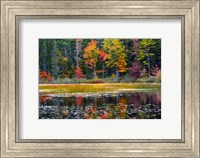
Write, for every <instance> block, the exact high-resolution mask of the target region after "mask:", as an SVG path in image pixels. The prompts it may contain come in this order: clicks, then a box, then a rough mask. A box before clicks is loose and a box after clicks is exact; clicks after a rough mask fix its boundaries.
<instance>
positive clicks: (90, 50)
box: [83, 40, 100, 78]
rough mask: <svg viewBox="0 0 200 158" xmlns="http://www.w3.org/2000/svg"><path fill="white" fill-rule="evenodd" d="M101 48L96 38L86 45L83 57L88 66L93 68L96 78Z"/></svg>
mask: <svg viewBox="0 0 200 158" xmlns="http://www.w3.org/2000/svg"><path fill="white" fill-rule="evenodd" d="M99 54H100V50H99V48H98V47H97V42H96V41H95V40H91V42H90V43H89V44H88V45H87V47H85V49H84V53H83V58H84V59H86V65H87V67H88V68H90V69H92V70H93V76H94V78H97V69H96V65H97V61H98V58H99Z"/></svg>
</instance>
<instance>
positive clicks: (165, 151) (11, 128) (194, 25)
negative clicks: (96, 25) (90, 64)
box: [1, 0, 200, 158]
mask: <svg viewBox="0 0 200 158" xmlns="http://www.w3.org/2000/svg"><path fill="white" fill-rule="evenodd" d="M199 5H200V3H199V0H195V1H190V0H186V1H181V0H178V1H174V0H171V1H161V0H157V1H151V0H149V1H112V0H111V1H100V0H97V1H96V0H95V1H48V0H41V1H37V0H35V1H29V0H25V1H20V0H16V1H10V0H4V1H3V0H1V157H188V158H192V157H193V158H198V157H200V156H199V147H200V146H199V138H200V137H199V121H200V120H199V88H200V87H199ZM23 18H25V19H27V18H30V19H37V18H40V19H41V18H42V19H43V18H44V19H49V18H51V19H60V18H61V19H62V18H70V19H74V18H94V19H95V18H97V19H98V18H100V19H104V18H111V19H113V18H114V19H115V18H116V19H120V18H127V19H131V18H133V19H181V24H182V39H181V40H182V41H181V51H182V52H181V53H182V59H181V60H182V61H181V62H182V65H181V69H182V72H183V73H182V76H181V80H182V87H181V88H182V89H181V91H182V92H181V93H182V96H181V99H182V105H181V106H182V107H181V108H182V114H181V117H182V120H181V122H182V126H181V130H182V132H181V133H182V138H181V139H180V140H176V139H172V140H169V139H168V140H154V139H150V140H149V139H148V140H133V139H129V140H124V139H122V140H121V139H118V140H112V139H111V140H106V139H105V140H104V139H95V140H80V139H79V140H78V139H77V140H65V139H63V140H51V139H40V140H33V139H32V140H24V139H22V140H21V139H19V128H18V127H19V99H20V98H19V89H20V87H19V76H18V75H19V66H18V65H19V63H18V61H19V56H18V55H19V54H18V53H19V52H18V51H19V40H18V36H19V34H18V33H19V25H18V21H19V19H23Z"/></svg>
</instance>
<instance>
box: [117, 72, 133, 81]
mask: <svg viewBox="0 0 200 158" xmlns="http://www.w3.org/2000/svg"><path fill="white" fill-rule="evenodd" d="M132 81H133V79H132V77H131V75H130V74H126V75H125V76H124V78H123V79H122V80H121V81H120V82H122V83H129V82H132Z"/></svg>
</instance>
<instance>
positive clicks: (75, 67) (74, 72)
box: [39, 39, 161, 83]
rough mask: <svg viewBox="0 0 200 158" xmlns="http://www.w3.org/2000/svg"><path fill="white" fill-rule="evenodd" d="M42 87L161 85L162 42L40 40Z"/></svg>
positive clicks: (136, 40) (145, 40) (134, 40)
mask: <svg viewBox="0 0 200 158" xmlns="http://www.w3.org/2000/svg"><path fill="white" fill-rule="evenodd" d="M39 71H40V83H103V82H160V78H161V40H160V39H40V40H39Z"/></svg>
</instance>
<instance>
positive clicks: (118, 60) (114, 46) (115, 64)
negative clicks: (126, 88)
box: [102, 39, 127, 74]
mask: <svg viewBox="0 0 200 158" xmlns="http://www.w3.org/2000/svg"><path fill="white" fill-rule="evenodd" d="M102 47H103V49H104V51H105V52H107V53H108V60H107V61H106V67H108V68H115V71H116V74H118V73H119V72H120V73H123V72H126V70H127V68H126V66H127V63H126V53H125V48H124V46H123V44H122V42H121V41H120V40H119V39H104V41H103V46H102Z"/></svg>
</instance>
